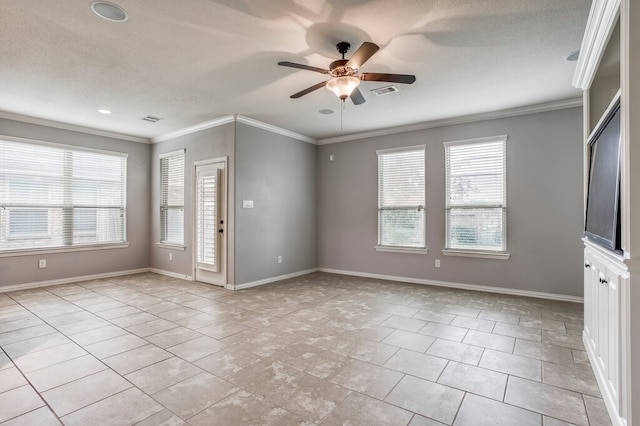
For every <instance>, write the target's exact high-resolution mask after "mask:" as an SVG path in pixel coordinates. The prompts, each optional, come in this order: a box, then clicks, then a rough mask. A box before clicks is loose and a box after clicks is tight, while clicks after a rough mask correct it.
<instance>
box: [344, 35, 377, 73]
mask: <svg viewBox="0 0 640 426" xmlns="http://www.w3.org/2000/svg"><path fill="white" fill-rule="evenodd" d="M379 49H380V46H378V45H377V44H374V43H370V42H368V41H365V42H364V43H362V46H360V47H359V48H358V50H356V53H354V54H353V56H352V57H351V59H349V61H348V62H347V64H346V65H347V66H348V67H351V68H353V69H358V68H360V67H361V66H362V65H363V64H364V63H365V62H367V61H368V60H369V58H371V57H372V56H373V54H374V53H376V52H377V51H378V50H379Z"/></svg>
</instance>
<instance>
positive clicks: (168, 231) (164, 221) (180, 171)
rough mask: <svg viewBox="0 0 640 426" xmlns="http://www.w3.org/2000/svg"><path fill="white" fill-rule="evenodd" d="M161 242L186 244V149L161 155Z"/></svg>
mask: <svg viewBox="0 0 640 426" xmlns="http://www.w3.org/2000/svg"><path fill="white" fill-rule="evenodd" d="M160 185H161V187H160V197H161V201H160V243H162V244H176V245H184V150H180V151H174V152H170V153H167V154H163V155H161V156H160Z"/></svg>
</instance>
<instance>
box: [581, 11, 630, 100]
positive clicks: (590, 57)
mask: <svg viewBox="0 0 640 426" xmlns="http://www.w3.org/2000/svg"><path fill="white" fill-rule="evenodd" d="M618 16H620V0H594V1H593V3H592V5H591V10H590V11H589V18H588V20H587V27H586V29H585V32H584V37H583V38H582V45H581V46H580V56H579V57H578V63H577V64H576V71H575V73H574V75H573V85H574V86H575V87H578V88H580V89H582V90H587V89H588V88H589V87H590V86H591V83H592V82H593V79H594V77H595V75H596V72H597V71H598V65H600V60H601V59H602V55H604V51H605V49H606V47H607V43H608V42H609V38H610V37H611V33H612V32H613V29H614V27H615V26H616V20H617V19H618Z"/></svg>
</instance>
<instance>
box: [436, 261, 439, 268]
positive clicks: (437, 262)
mask: <svg viewBox="0 0 640 426" xmlns="http://www.w3.org/2000/svg"><path fill="white" fill-rule="evenodd" d="M439 267H440V259H436V268H439Z"/></svg>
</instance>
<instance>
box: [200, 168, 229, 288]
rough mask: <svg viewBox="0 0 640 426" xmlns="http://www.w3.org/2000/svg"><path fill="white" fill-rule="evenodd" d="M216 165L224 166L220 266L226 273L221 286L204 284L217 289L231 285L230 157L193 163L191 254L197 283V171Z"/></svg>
mask: <svg viewBox="0 0 640 426" xmlns="http://www.w3.org/2000/svg"><path fill="white" fill-rule="evenodd" d="M216 163H223V164H224V173H223V175H224V183H223V185H221V190H222V192H223V193H224V207H223V209H221V211H224V221H225V223H224V233H223V237H222V244H221V246H222V248H223V250H222V253H221V256H220V257H221V259H220V264H221V265H222V266H223V268H224V272H223V273H222V283H221V284H219V285H216V284H211V283H204V284H208V285H215V286H217V287H221V288H227V286H228V284H229V268H228V266H229V265H228V259H229V256H228V251H229V228H228V226H229V157H228V156H226V155H225V156H224V157H216V158H210V159H207V160H198V161H194V162H193V166H192V179H191V182H192V185H193V189H192V191H191V205H192V207H193V208H192V213H193V214H192V218H191V223H192V224H193V226H192V232H193V235H192V238H193V240H192V241H193V244H192V247H193V249H192V253H191V271H192V274H193V275H192V276H193V280H194V281H196V270H197V263H198V249H197V246H196V245H197V242H198V226H197V220H198V206H197V203H198V175H197V170H198V166H208V165H210V164H216Z"/></svg>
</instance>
